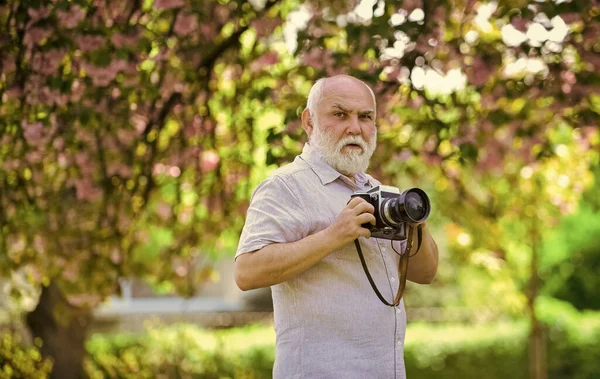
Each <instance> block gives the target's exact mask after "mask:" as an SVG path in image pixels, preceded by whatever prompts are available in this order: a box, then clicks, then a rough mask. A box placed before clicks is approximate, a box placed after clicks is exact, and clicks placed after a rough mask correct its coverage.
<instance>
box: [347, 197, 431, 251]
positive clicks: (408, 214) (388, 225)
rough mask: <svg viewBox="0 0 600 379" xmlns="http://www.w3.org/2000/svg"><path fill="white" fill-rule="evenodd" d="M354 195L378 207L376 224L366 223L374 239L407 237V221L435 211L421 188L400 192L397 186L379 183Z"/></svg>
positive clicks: (376, 209) (418, 220) (422, 217)
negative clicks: (379, 184) (432, 210)
mask: <svg viewBox="0 0 600 379" xmlns="http://www.w3.org/2000/svg"><path fill="white" fill-rule="evenodd" d="M351 197H361V198H363V199H365V200H366V201H367V202H368V203H369V204H371V205H372V206H373V207H374V208H375V212H374V215H375V220H376V224H375V226H373V224H370V223H367V224H364V225H363V226H364V227H365V228H367V229H369V230H370V231H371V237H374V238H383V239H388V240H405V239H406V237H407V236H406V223H407V222H409V223H421V222H423V221H425V220H426V219H427V217H428V216H429V211H430V210H431V205H430V204H429V197H427V194H426V193H425V191H423V190H422V189H420V188H410V189H407V190H406V191H404V192H402V193H400V190H399V189H398V188H396V187H391V186H377V187H373V188H371V189H370V190H368V191H356V192H354V193H353V194H352V196H351Z"/></svg>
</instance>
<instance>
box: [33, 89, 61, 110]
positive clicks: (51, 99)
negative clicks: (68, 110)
mask: <svg viewBox="0 0 600 379" xmlns="http://www.w3.org/2000/svg"><path fill="white" fill-rule="evenodd" d="M39 100H40V103H41V104H45V105H49V106H53V105H57V106H59V107H63V106H65V105H66V104H67V101H68V98H67V96H66V95H64V94H61V93H60V91H58V90H55V89H51V88H49V87H44V88H42V90H41V92H40V93H39Z"/></svg>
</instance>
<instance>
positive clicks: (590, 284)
mask: <svg viewBox="0 0 600 379" xmlns="http://www.w3.org/2000/svg"><path fill="white" fill-rule="evenodd" d="M598 191H600V182H599V181H596V182H595V185H594V186H593V187H592V188H590V189H589V190H588V191H587V192H586V193H584V196H583V199H582V201H581V204H580V207H579V211H578V212H576V213H574V214H572V215H568V216H566V217H564V218H563V219H562V220H561V223H560V224H559V225H558V226H557V228H555V229H554V230H553V231H552V232H551V233H550V235H549V237H548V238H547V239H546V240H545V241H544V247H543V254H542V262H541V270H540V275H541V277H542V278H543V280H544V283H545V288H544V293H545V294H547V295H549V296H553V297H556V298H558V299H562V300H565V301H568V302H569V303H571V304H572V305H573V306H575V307H576V308H578V309H581V310H584V309H593V310H600V299H599V298H598V293H597V292H598V291H597V288H599V287H600V279H599V278H598V272H599V271H600V244H599V243H598V241H597V240H596V239H595V236H598V235H600V213H599V212H598V210H599V209H600V207H599V206H598V204H597V201H598V197H597V194H598Z"/></svg>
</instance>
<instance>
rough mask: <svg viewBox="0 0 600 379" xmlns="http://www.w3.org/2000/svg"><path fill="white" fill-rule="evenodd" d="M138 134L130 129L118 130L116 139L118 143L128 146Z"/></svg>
mask: <svg viewBox="0 0 600 379" xmlns="http://www.w3.org/2000/svg"><path fill="white" fill-rule="evenodd" d="M137 135H138V133H137V132H136V131H135V130H132V129H127V130H125V129H119V130H117V139H118V140H119V142H120V143H122V144H124V145H126V146H129V145H130V144H131V143H132V142H133V141H135V139H136V137H137Z"/></svg>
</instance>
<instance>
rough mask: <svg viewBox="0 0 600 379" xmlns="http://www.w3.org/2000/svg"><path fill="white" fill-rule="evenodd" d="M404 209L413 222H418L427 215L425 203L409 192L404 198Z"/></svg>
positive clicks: (417, 195) (414, 193)
mask: <svg viewBox="0 0 600 379" xmlns="http://www.w3.org/2000/svg"><path fill="white" fill-rule="evenodd" d="M404 209H405V210H406V214H407V215H408V217H410V218H411V219H413V220H420V219H422V218H423V217H425V215H426V214H427V203H426V200H425V199H423V198H422V197H421V196H419V194H417V193H416V192H409V193H407V194H406V196H405V197H404Z"/></svg>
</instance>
